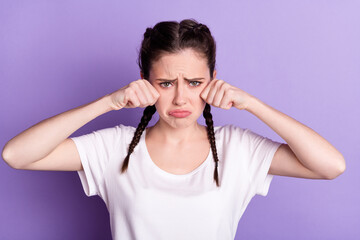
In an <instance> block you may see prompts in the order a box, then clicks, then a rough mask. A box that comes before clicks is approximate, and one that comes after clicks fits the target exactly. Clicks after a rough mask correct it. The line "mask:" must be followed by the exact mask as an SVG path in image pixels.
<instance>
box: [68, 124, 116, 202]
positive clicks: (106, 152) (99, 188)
mask: <svg viewBox="0 0 360 240" xmlns="http://www.w3.org/2000/svg"><path fill="white" fill-rule="evenodd" d="M118 134H119V128H118V127H117V126H116V127H113V128H105V129H101V130H97V131H93V132H92V133H89V134H85V135H82V136H78V137H73V138H70V139H72V140H73V141H74V142H75V145H76V147H77V150H78V152H79V155H80V159H81V164H82V166H83V170H81V171H77V172H78V175H79V177H80V180H81V184H82V186H83V189H84V192H85V194H86V195H87V196H88V197H90V196H94V195H99V196H101V193H102V192H103V187H104V186H103V183H104V172H105V169H106V167H107V165H108V163H109V161H110V159H111V156H112V154H113V153H114V145H115V144H116V143H117V138H118Z"/></svg>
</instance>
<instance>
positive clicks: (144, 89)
mask: <svg viewBox="0 0 360 240" xmlns="http://www.w3.org/2000/svg"><path fill="white" fill-rule="evenodd" d="M139 85H140V90H141V92H142V94H143V95H144V96H145V98H146V103H147V104H150V103H151V102H152V101H153V96H152V94H151V92H150V90H149V88H148V86H147V85H146V83H145V82H144V81H140V82H139Z"/></svg>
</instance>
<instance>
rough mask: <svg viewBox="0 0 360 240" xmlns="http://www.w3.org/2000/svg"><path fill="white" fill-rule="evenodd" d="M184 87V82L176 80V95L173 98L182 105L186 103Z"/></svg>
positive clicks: (174, 102)
mask: <svg viewBox="0 0 360 240" xmlns="http://www.w3.org/2000/svg"><path fill="white" fill-rule="evenodd" d="M185 91H186V90H185V89H184V84H181V82H179V81H176V88H175V96H174V100H173V104H175V105H178V106H182V105H184V104H185V103H186V95H185V94H186V93H185Z"/></svg>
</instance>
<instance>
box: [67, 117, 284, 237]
mask: <svg viewBox="0 0 360 240" xmlns="http://www.w3.org/2000/svg"><path fill="white" fill-rule="evenodd" d="M135 129H136V128H134V127H132V126H124V125H122V124H120V125H118V126H115V127H112V128H105V129H101V130H98V131H93V132H92V133H90V134H86V135H82V136H79V137H73V138H71V139H72V140H73V141H74V142H75V144H76V146H77V149H78V151H79V154H80V157H81V162H82V165H83V169H84V170H82V171H78V174H79V177H80V180H81V183H82V186H83V188H84V191H85V194H86V195H87V196H94V195H99V196H100V197H101V198H102V199H103V200H104V202H105V204H106V206H107V209H108V211H109V216H110V227H111V231H112V237H113V239H114V240H130V239H131V240H132V239H137V240H143V239H145V240H169V239H171V240H178V239H179V240H184V239H186V240H199V239H207V240H212V239H214V240H225V239H228V240H230V239H231V240H233V239H234V238H235V234H236V229H237V225H238V222H239V220H240V217H241V216H242V214H243V213H244V211H245V209H246V207H247V205H248V204H249V202H250V200H251V199H252V197H253V196H255V194H259V195H263V196H266V195H267V193H268V190H269V186H270V182H271V180H272V177H273V176H272V175H270V174H268V170H269V168H270V164H271V161H272V158H273V156H274V154H275V152H276V150H277V149H278V147H279V146H280V145H281V143H279V142H275V141H272V140H271V139H268V138H265V137H262V136H260V135H258V134H256V133H254V132H252V131H250V130H249V129H245V130H244V129H242V128H240V127H237V126H234V125H225V126H216V127H214V131H215V139H216V146H217V153H218V158H219V162H218V173H219V183H220V187H217V186H216V183H215V181H214V176H213V174H214V168H215V162H214V159H213V156H212V151H211V150H210V152H209V154H208V157H207V159H206V160H205V161H204V162H203V163H202V164H201V165H200V166H199V167H197V168H196V169H195V170H193V171H192V172H190V173H188V174H184V175H176V174H172V173H169V172H166V171H165V170H162V169H161V168H159V167H158V166H157V165H156V164H155V163H154V162H153V161H152V160H151V158H150V155H149V152H148V150H147V147H146V144H145V133H146V130H145V131H144V132H143V133H142V135H141V138H140V141H139V143H138V145H137V146H136V147H135V149H134V152H133V153H132V154H131V155H130V161H129V166H128V169H127V171H126V172H125V173H123V174H120V171H121V166H122V163H123V161H124V158H125V157H126V155H127V150H128V146H129V144H130V142H131V140H132V138H133V136H134V132H135ZM170 157H171V156H169V158H170Z"/></svg>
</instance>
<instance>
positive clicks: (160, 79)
mask: <svg viewBox="0 0 360 240" xmlns="http://www.w3.org/2000/svg"><path fill="white" fill-rule="evenodd" d="M184 79H185V80H186V81H197V80H202V79H204V78H191V79H187V78H184ZM155 80H158V81H166V82H175V81H176V80H177V78H175V79H163V78H157V79H155Z"/></svg>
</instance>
